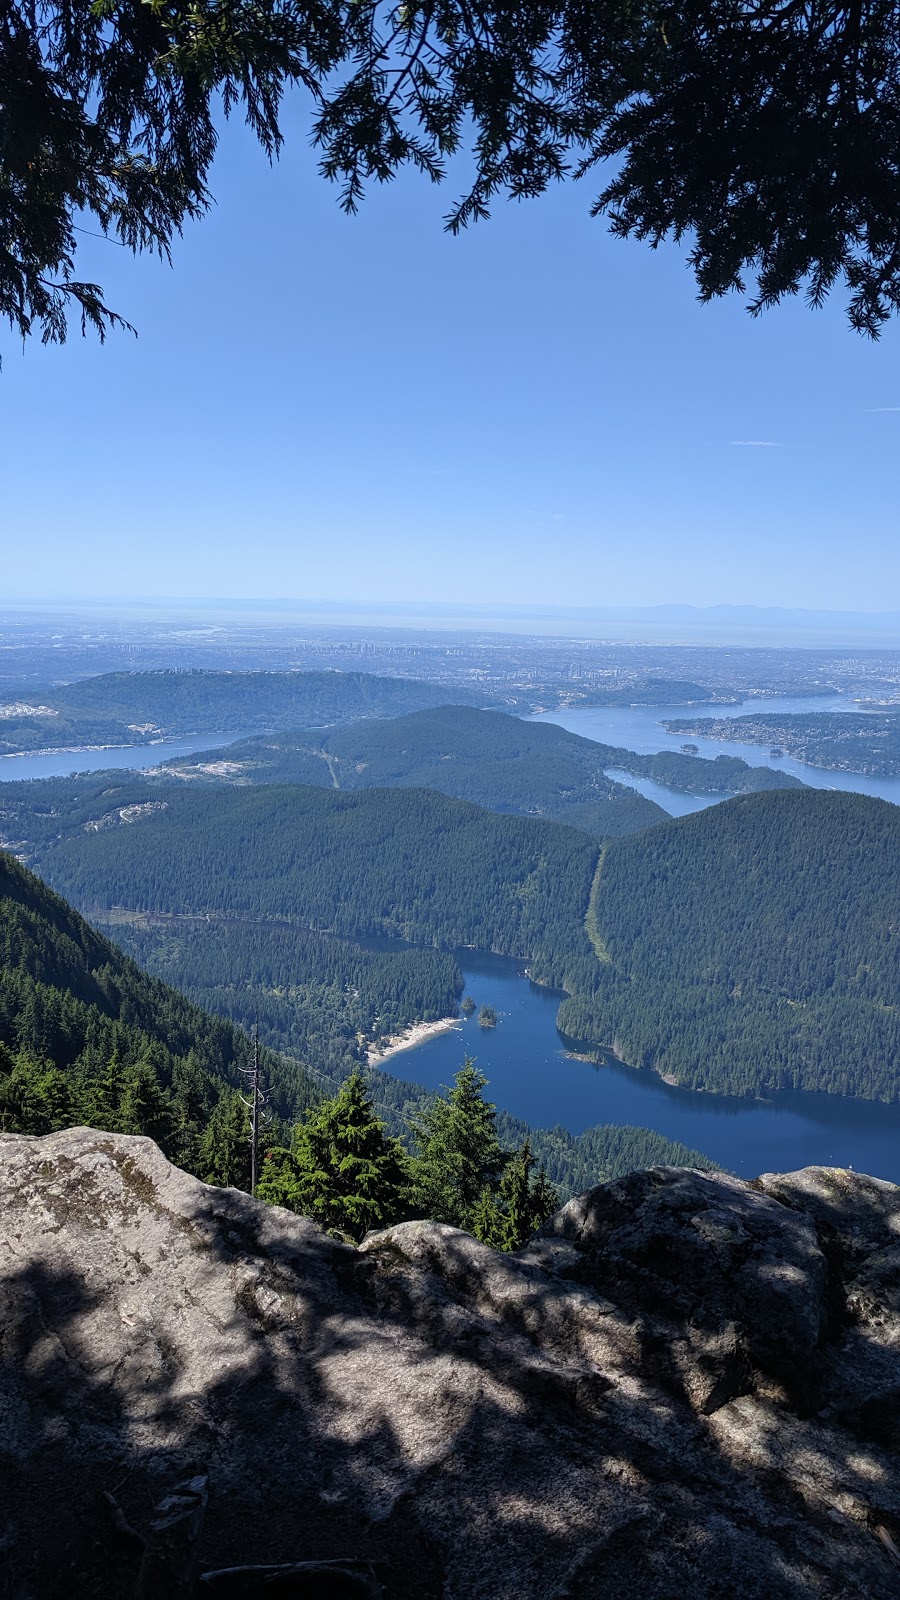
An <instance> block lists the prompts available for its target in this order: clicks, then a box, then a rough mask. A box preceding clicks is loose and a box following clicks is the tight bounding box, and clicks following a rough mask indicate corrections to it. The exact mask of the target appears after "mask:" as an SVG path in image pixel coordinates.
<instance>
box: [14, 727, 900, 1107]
mask: <svg viewBox="0 0 900 1600" xmlns="http://www.w3.org/2000/svg"><path fill="white" fill-rule="evenodd" d="M684 759H685V760H686V761H691V760H692V758H691V757H685V758H684ZM105 781H106V780H103V779H100V780H97V781H93V780H92V781H91V782H90V783H85V784H84V785H83V786H82V787H81V788H80V790H78V789H77V786H76V790H73V798H72V799H71V801H70V805H69V809H68V810H67V811H65V810H64V808H61V807H60V808H57V807H56V806H49V807H45V809H44V811H43V813H42V814H41V815H40V816H39V817H38V816H36V815H35V817H34V821H35V825H37V823H39V824H40V827H41V828H43V829H44V830H45V831H44V835H43V837H42V839H41V840H40V841H39V842H38V843H36V845H35V856H36V859H37V860H38V861H39V863H40V864H41V870H42V871H43V872H44V873H45V875H46V876H47V877H48V878H49V879H50V881H51V882H53V883H54V885H55V886H56V887H57V888H59V889H60V890H61V891H63V892H64V893H66V894H67V895H68V896H69V897H70V898H71V899H73V900H74V901H75V903H76V904H77V905H79V906H80V907H81V908H82V909H83V910H87V911H88V912H89V913H90V914H97V915H104V916H105V915H107V914H108V913H109V912H110V911H111V909H112V908H113V907H116V906H119V907H123V908H125V909H126V910H127V911H128V912H131V913H138V914H146V913H151V914H155V915H159V914H163V915H165V916H167V917H182V918H188V919H191V918H193V919H196V918H198V917H200V918H202V917H204V916H206V915H207V914H209V915H210V916H211V917H212V918H213V921H214V923H215V924H216V927H217V930H218V931H217V932H216V934H215V937H216V939H218V940H219V946H218V948H219V952H220V956H221V964H219V965H218V970H216V965H217V963H216V962H215V961H213V960H211V959H210V957H209V951H210V950H211V949H212V946H211V945H207V944H205V943H204V936H203V933H202V930H201V932H200V933H198V934H197V935H196V936H194V935H192V934H191V933H190V932H189V931H188V930H185V931H184V933H183V934H182V935H181V936H180V938H179V942H178V943H177V951H178V954H177V957H176V956H175V955H174V954H173V951H175V949H176V945H175V944H173V942H172V940H171V938H169V939H168V942H167V943H166V941H163V940H162V939H161V937H160V936H159V935H158V934H155V933H152V932H151V931H148V930H140V929H137V928H136V929H134V930H133V931H132V932H131V933H129V934H128V937H129V938H130V939H132V940H133V941H134V942H133V944H132V948H133V949H134V950H135V952H136V953H137V954H139V955H142V956H143V957H144V958H145V959H147V960H148V961H149V962H150V963H151V964H152V965H153V966H154V970H156V971H158V972H160V973H162V974H163V975H164V976H166V977H168V978H170V979H171V980H173V981H175V982H177V983H178V984H179V985H180V986H182V987H184V988H187V989H188V990H190V992H191V993H192V994H193V995H194V996H195V997H196V998H197V999H199V1000H200V1001H202V1003H203V1004H206V1005H209V1006H210V1007H212V1008H214V1009H216V1010H219V1011H221V1012H222V1014H224V1015H226V1016H228V1017H231V1018H233V1019H238V1020H243V1021H245V1022H246V1021H248V1020H249V1018H250V1015H251V1012H250V1007H251V1005H252V1004H255V1003H256V1002H255V1001H253V1000H251V998H250V996H251V993H252V992H257V993H258V1003H259V1006H260V1014H261V1018H264V1019H265V1023H266V1028H267V1030H268V1029H271V1033H267V1037H268V1038H270V1039H271V1041H272V1042H273V1043H276V1044H278V1045H280V1046H281V1047H282V1048H289V1049H291V1050H296V1051H297V1052H298V1053H299V1054H300V1055H301V1056H304V1055H305V1053H306V1052H309V1051H310V1050H311V1049H312V1045H311V1041H312V1040H313V1039H317V1040H319V1041H320V1043H319V1044H318V1045H317V1046H316V1059H317V1060H320V1061H321V1062H322V1065H323V1068H328V1070H334V1068H335V1067H336V1064H337V1063H338V1062H339V1061H340V1062H344V1063H345V1064H346V1063H347V1062H348V1061H349V1059H350V1057H351V1056H352V1055H353V1053H354V1049H355V1048H357V1049H358V1050H360V1051H361V1050H362V1048H363V1043H364V1042H365V1041H368V1040H370V1039H372V1038H373V1037H374V1036H375V1033H376V1032H377V1030H378V1029H379V1028H381V1027H382V1023H381V1022H380V1021H379V1018H380V1017H381V1015H382V1011H384V1015H385V1016H388V1015H390V1016H391V1018H392V1019H393V1018H394V1017H396V1019H397V1022H398V1025H399V1024H401V1023H402V1022H404V1021H406V1020H413V1018H420V1017H427V1016H431V1015H436V1014H438V1007H440V1008H441V1009H442V1010H443V1011H444V1014H447V1012H452V1010H453V1009H454V1006H455V998H456V997H455V995H454V997H453V999H452V1000H451V998H450V989H451V988H452V986H453V984H454V982H455V981H456V980H455V978H454V977H453V976H452V975H451V972H450V968H449V967H447V968H445V969H443V971H442V974H441V975H438V973H437V969H434V970H433V971H431V972H429V971H427V970H426V967H425V966H423V965H422V960H423V959H424V958H423V957H421V956H411V957H410V960H409V963H408V965H407V966H406V968H405V969H404V972H403V977H402V982H398V983H397V984H395V983H394V981H393V979H389V978H388V970H389V964H388V962H387V956H386V955H383V956H380V957H379V962H380V961H382V960H383V961H384V962H385V963H386V964H385V965H384V966H380V965H379V964H378V963H376V962H375V961H374V960H373V958H372V957H371V956H370V957H369V958H368V959H369V963H370V964H369V966H368V968H367V971H368V973H369V975H370V977H371V982H369V981H368V980H367V979H366V977H365V975H364V974H363V972H362V968H360V971H359V973H358V978H357V980H354V981H352V982H351V980H350V979H349V978H348V979H347V985H348V987H347V988H343V989H340V985H336V984H335V983H333V982H332V979H331V976H330V973H331V968H330V967H329V966H328V965H327V963H329V962H331V961H333V960H334V959H336V957H334V955H333V954H328V953H327V952H326V951H325V947H324V946H321V945H320V946H319V947H318V948H319V949H321V950H322V951H323V954H322V955H321V958H320V956H319V954H317V952H316V948H314V945H313V943H310V944H309V945H308V946H307V947H306V950H305V952H304V958H303V959H304V961H306V962H307V963H308V967H307V968H306V970H303V971H301V970H297V971H296V973H295V974H294V976H293V980H292V981H291V976H290V973H289V970H288V969H289V967H290V962H291V957H290V944H289V938H290V937H296V935H297V933H298V931H299V930H302V929H308V930H310V931H311V932H312V933H318V934H323V933H330V934H337V935H339V936H341V937H342V938H344V939H345V940H350V941H353V940H359V939H361V938H362V939H368V938H372V937H379V936H387V937H389V938H395V939H401V940H405V941H406V942H408V943H410V944H415V945H422V946H426V947H428V946H430V947H433V949H434V951H440V950H444V951H447V950H451V949H454V948H456V947H462V946H469V947H472V948H476V949H486V950H490V949H492V950H495V951H497V952H499V953H501V954H507V955H515V956H518V957H521V958H523V959H525V960H527V961H528V963H529V970H530V972H531V974H532V976H533V977H534V978H535V979H536V980H537V981H539V982H544V983H548V984H552V985H555V986H557V987H560V988H564V989H566V990H567V991H568V994H569V998H568V999H567V1000H565V1001H564V1003H563V1005H562V1008H561V1011H560V1026H561V1028H562V1030H563V1031H564V1033H565V1035H566V1036H567V1037H568V1038H569V1039H570V1040H572V1041H573V1042H574V1043H576V1044H577V1045H578V1046H579V1048H585V1047H586V1048H588V1049H590V1048H596V1047H608V1048H612V1049H614V1050H615V1051H616V1052H617V1053H618V1054H619V1055H621V1056H622V1058H623V1059H625V1060H626V1061H629V1062H631V1063H632V1064H635V1065H645V1066H654V1067H655V1068H656V1069H657V1070H658V1071H660V1072H662V1073H664V1074H666V1075H668V1076H670V1077H672V1078H673V1079H675V1080H676V1081H678V1082H679V1083H681V1084H683V1085H685V1086H689V1087H703V1088H707V1089H716V1090H719V1091H722V1092H728V1093H750V1094H757V1093H765V1092H768V1091H769V1090H772V1089H777V1088H803V1089H826V1090H830V1091H832V1092H841V1093H847V1094H851V1095H859V1096H863V1097H866V1098H882V1099H886V1100H893V1099H895V1098H897V1097H898V1096H900V1083H898V1074H900V1066H898V1063H900V1033H898V1029H900V1021H898V1018H900V1012H898V1009H897V1008H898V1004H900V992H898V989H900V962H898V960H897V951H896V948H895V944H896V939H895V936H894V933H893V931H892V930H893V929H894V928H895V920H892V919H895V917H896V912H895V909H893V908H894V907H895V905H896V904H897V903H900V900H897V899H896V898H895V899H894V900H892V896H896V893H897V890H898V887H900V883H898V871H900V867H898V863H900V841H898V837H897V828H898V823H900V817H898V813H897V810H896V808H894V807H891V806H888V805H886V804H885V803H883V802H878V801H874V800H870V799H867V798H866V797H864V796H855V795H844V796H842V795H834V794H829V793H826V792H823V791H813V790H807V789H804V788H800V789H797V790H793V791H790V792H786V793H784V794H772V795H759V796H747V797H742V798H741V799H739V800H737V801H728V802H727V803H726V804H724V805H722V806H716V807H714V808H711V809H710V810H708V811H706V812H703V813H701V814H697V815H695V816H693V817H687V818H681V819H679V820H677V821H670V822H668V823H666V824H664V825H662V826H660V827H654V828H651V829H649V830H647V831H645V832H643V833H640V834H634V835H632V836H630V837H628V838H621V839H613V840H610V841H609V842H608V843H607V844H606V845H605V846H604V847H603V850H604V854H603V862H602V868H601V870H600V872H599V875H598V876H597V877H596V879H595V868H596V865H597V861H598V849H597V847H596V846H595V845H594V844H592V842H591V840H590V839H588V838H587V837H586V836H585V835H584V834H583V833H579V832H576V831H575V830H574V829H570V828H566V827H562V826H561V825H560V824H558V823H556V822H553V821H549V820H538V819H531V818H524V817H518V816H511V815H507V816H501V815H497V814H494V813H491V812H488V811H484V810H482V809H480V808H479V807H477V806H474V805H471V804H470V803H468V802H466V801H463V800H456V799H452V798H451V797H449V796H445V795H441V794H438V793H436V792H434V791H433V790H424V789H401V788H386V789H385V788H382V789H371V790H360V791H356V792H350V793H344V792H339V791H336V790H334V789H324V788H311V787H301V786H281V785H276V784H272V785H260V786H253V785H249V786H246V787H240V786H233V785H218V784H197V785H194V784H190V783H172V784H170V785H168V786H162V787H156V788H154V786H153V785H152V783H151V782H148V781H145V780H140V781H135V780H132V779H125V780H122V779H121V778H117V779H116V780H115V783H114V784H113V785H111V786H109V787H104V783H105ZM10 787H16V788H18V789H26V788H30V789H31V790H32V791H34V790H38V789H41V787H42V786H41V785H37V784H35V785H31V786H26V785H17V786H10ZM88 791H89V792H88ZM0 798H4V799H5V796H2V797H0ZM6 809H8V810H10V811H11V812H12V813H13V814H14V815H13V817H12V818H9V817H8V818H7V819H5V820H4V826H6V827H9V826H10V825H11V821H13V820H15V817H16V816H18V813H16V808H15V803H14V804H13V806H12V807H9V808H6ZM37 809H38V808H35V812H36V811H37ZM52 812H56V814H55V815H54V814H51V813H52ZM123 818H124V820H123ZM592 883H593V885H594V893H593V896H592V895H591V885H592ZM222 919H225V920H226V921H228V920H231V921H233V922H235V923H240V925H241V927H249V926H250V925H258V926H256V927H254V928H253V930H252V931H250V932H248V933H247V935H246V938H244V937H243V936H242V935H240V934H238V933H230V932H229V931H228V929H227V928H224V927H223V926H222ZM283 924H288V925H290V926H289V928H287V929H285V928H283V927H282V926H281V925H283ZM263 930H265V931H263ZM123 937H125V935H124V934H123ZM138 941H143V943H139V942H138ZM154 941H155V943H154ZM325 944H326V945H327V944H328V941H325ZM352 959H353V960H354V961H355V960H356V959H357V958H356V957H355V956H354V957H353V958H352ZM360 959H361V958H360ZM392 959H393V958H392ZM163 962H168V963H169V964H168V965H163V964H161V963H163ZM321 962H325V963H326V964H325V966H324V967H323V966H322V965H321ZM390 970H391V972H395V973H397V975H398V980H399V974H400V968H399V967H394V966H390ZM273 974H279V976H278V977H277V981H276V979H275V978H274V977H273ZM338 989H340V993H338ZM353 989H356V990H357V991H358V994H357V996H356V997H355V998H354V997H353V995H352V994H351V993H350V992H349V991H352V990H353ZM301 991H302V993H303V995H304V1005H303V1007H302V1011H297V1010H295V1008H294V1005H293V1001H294V999H295V998H297V997H298V996H299V994H300V993H301ZM376 1002H377V1004H376ZM385 1031H389V1030H388V1029H387V1028H385ZM329 1032H331V1033H332V1037H333V1041H334V1048H333V1050H332V1051H331V1052H330V1053H329V1052H327V1051H326V1049H325V1047H324V1043H323V1041H324V1040H325V1038H326V1035H327V1034H328V1033H329ZM354 1034H355V1035H356V1046H354ZM356 1058H357V1059H358V1056H357V1057H356Z"/></svg>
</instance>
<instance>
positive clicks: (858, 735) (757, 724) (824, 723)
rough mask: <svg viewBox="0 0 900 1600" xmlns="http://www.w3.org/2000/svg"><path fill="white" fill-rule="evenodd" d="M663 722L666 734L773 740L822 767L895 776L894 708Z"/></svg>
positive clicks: (898, 746)
mask: <svg viewBox="0 0 900 1600" xmlns="http://www.w3.org/2000/svg"><path fill="white" fill-rule="evenodd" d="M665 726H666V728H668V729H669V731H670V732H671V733H695V734H700V735H702V736H703V737H704V738H708V739H729V740H738V741H743V743H744V744H760V745H774V746H777V747H778V748H779V749H781V750H783V751H784V752H785V753H786V754H787V755H791V756H796V757H797V758H798V759H799V760H801V761H808V762H809V764H810V766H813V767H823V768H824V769H825V770H826V771H828V772H865V773H868V774H869V775H870V776H871V777H878V778H896V777H897V776H898V775H900V709H897V710H886V711H876V710H874V709H873V710H867V711H860V712H853V711H852V710H847V711H838V712H834V711H816V712H812V713H808V712H807V713H804V714H803V715H798V714H796V713H783V712H778V713H772V712H767V713H766V715H765V716H764V717H763V716H755V715H754V714H753V712H748V713H747V715H746V716H741V717H729V718H718V717H717V718H706V717H701V718H696V717H695V718H686V719H681V718H679V719H678V720H674V719H673V720H671V721H669V722H666V724H665Z"/></svg>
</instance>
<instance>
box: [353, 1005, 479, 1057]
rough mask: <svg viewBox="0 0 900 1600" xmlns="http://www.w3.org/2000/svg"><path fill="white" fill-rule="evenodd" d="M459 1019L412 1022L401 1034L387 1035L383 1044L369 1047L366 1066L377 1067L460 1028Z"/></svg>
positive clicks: (447, 1018) (448, 1018)
mask: <svg viewBox="0 0 900 1600" xmlns="http://www.w3.org/2000/svg"><path fill="white" fill-rule="evenodd" d="M461 1027H462V1023H461V1021H460V1019H459V1017H440V1018H439V1019H438V1021H437V1022H414V1023H412V1025H411V1026H410V1027H408V1028H404V1029H403V1032H402V1033H392V1034H388V1035H387V1037H386V1038H385V1040H384V1041H383V1043H381V1044H379V1045H372V1046H370V1049H369V1053H368V1056H367V1057H366V1061H367V1065H368V1066H370V1067H377V1066H379V1065H380V1063H381V1062H382V1061H386V1060H387V1059H388V1057H389V1056H396V1055H399V1054H400V1052H401V1051H402V1050H414V1049H415V1048H416V1046H417V1045H420V1044H424V1043H425V1041H426V1039H436V1038H437V1037H438V1035H439V1034H442V1033H448V1032H449V1031H450V1029H451V1028H461Z"/></svg>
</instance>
